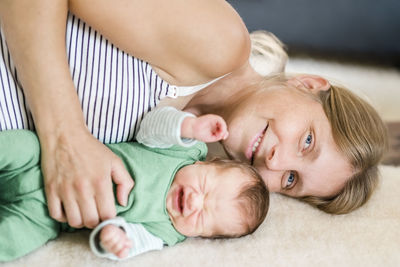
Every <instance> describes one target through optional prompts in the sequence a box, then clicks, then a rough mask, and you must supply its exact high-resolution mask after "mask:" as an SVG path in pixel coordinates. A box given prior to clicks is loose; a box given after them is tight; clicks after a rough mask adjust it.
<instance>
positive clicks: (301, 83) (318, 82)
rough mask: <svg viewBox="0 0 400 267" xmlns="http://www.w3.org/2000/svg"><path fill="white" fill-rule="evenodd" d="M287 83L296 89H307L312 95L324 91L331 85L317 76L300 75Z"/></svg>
mask: <svg viewBox="0 0 400 267" xmlns="http://www.w3.org/2000/svg"><path fill="white" fill-rule="evenodd" d="M288 83H289V84H291V85H294V86H295V87H297V88H302V89H308V90H309V91H311V92H312V93H318V92H319V91H326V90H329V88H331V84H330V83H329V82H328V81H327V80H326V79H324V78H322V77H321V76H318V75H311V74H301V75H298V76H295V77H293V78H291V79H289V80H288Z"/></svg>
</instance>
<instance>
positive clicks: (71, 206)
mask: <svg viewBox="0 0 400 267" xmlns="http://www.w3.org/2000/svg"><path fill="white" fill-rule="evenodd" d="M63 206H64V210H65V214H66V216H67V220H68V224H69V225H70V226H72V227H74V228H82V227H83V226H84V225H83V220H82V217H81V211H80V209H79V205H78V203H77V202H76V201H75V199H72V198H69V197H67V200H66V201H63Z"/></svg>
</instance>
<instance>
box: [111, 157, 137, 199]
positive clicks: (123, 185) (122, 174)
mask: <svg viewBox="0 0 400 267" xmlns="http://www.w3.org/2000/svg"><path fill="white" fill-rule="evenodd" d="M111 175H112V180H113V181H114V183H115V184H116V185H117V200H118V203H119V204H120V205H122V206H126V204H127V203H128V197H129V193H130V192H131V190H132V188H133V186H134V184H135V183H134V181H133V179H132V177H131V176H130V174H129V172H128V171H127V170H126V169H125V166H124V165H123V163H122V162H121V160H119V159H118V160H116V161H115V164H114V165H113V166H112V174H111Z"/></svg>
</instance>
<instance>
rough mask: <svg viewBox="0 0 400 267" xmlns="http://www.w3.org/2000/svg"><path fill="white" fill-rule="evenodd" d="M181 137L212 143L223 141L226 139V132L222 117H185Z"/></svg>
mask: <svg viewBox="0 0 400 267" xmlns="http://www.w3.org/2000/svg"><path fill="white" fill-rule="evenodd" d="M181 136H182V137H184V138H194V139H196V140H199V141H202V142H205V143H212V142H217V141H220V140H225V139H226V138H227V137H228V130H227V126H226V122H225V120H224V119H223V118H222V117H220V116H218V115H214V114H207V115H203V116H200V117H197V118H193V117H186V118H185V119H184V120H183V123H182V129H181Z"/></svg>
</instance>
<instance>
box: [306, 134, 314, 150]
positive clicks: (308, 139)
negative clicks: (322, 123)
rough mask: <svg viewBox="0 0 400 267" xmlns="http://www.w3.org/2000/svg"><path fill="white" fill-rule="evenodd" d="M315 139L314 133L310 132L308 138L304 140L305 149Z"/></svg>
mask: <svg viewBox="0 0 400 267" xmlns="http://www.w3.org/2000/svg"><path fill="white" fill-rule="evenodd" d="M312 141H313V136H312V134H311V133H310V134H308V135H307V138H306V140H305V141H304V150H306V149H307V148H309V146H310V145H311V144H312Z"/></svg>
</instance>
